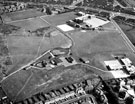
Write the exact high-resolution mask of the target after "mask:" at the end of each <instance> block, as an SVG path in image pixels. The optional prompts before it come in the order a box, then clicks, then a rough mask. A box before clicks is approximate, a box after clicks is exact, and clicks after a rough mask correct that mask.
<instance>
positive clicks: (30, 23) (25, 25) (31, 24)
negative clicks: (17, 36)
mask: <svg viewBox="0 0 135 104" xmlns="http://www.w3.org/2000/svg"><path fill="white" fill-rule="evenodd" d="M9 24H10V25H13V26H17V27H20V28H22V29H25V30H30V31H34V30H36V29H39V28H42V27H47V26H49V25H48V24H47V23H45V22H44V21H43V20H41V19H40V18H39V17H37V18H32V19H27V20H22V21H16V22H9Z"/></svg>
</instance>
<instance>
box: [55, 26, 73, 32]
mask: <svg viewBox="0 0 135 104" xmlns="http://www.w3.org/2000/svg"><path fill="white" fill-rule="evenodd" d="M57 27H58V28H59V29H61V30H62V31H64V32H67V31H72V30H74V28H73V27H71V26H69V25H67V24H62V25H58V26H57Z"/></svg>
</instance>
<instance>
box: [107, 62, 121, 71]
mask: <svg viewBox="0 0 135 104" xmlns="http://www.w3.org/2000/svg"><path fill="white" fill-rule="evenodd" d="M104 63H105V65H106V66H109V67H110V68H111V69H114V70H115V69H121V68H122V65H121V64H120V62H119V61H118V60H109V61H104Z"/></svg>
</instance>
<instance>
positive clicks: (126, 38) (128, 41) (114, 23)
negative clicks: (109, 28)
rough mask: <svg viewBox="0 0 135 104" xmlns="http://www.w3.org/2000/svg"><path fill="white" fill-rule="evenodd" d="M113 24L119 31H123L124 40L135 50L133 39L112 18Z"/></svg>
mask: <svg viewBox="0 0 135 104" xmlns="http://www.w3.org/2000/svg"><path fill="white" fill-rule="evenodd" d="M111 21H112V23H113V25H114V26H115V27H116V28H117V29H118V31H119V32H120V33H121V36H122V38H123V39H124V41H125V42H126V44H127V46H128V47H129V48H130V49H131V50H132V52H135V47H134V45H133V44H132V43H131V41H130V40H129V39H128V37H127V36H126V34H125V33H124V32H123V30H122V29H121V28H120V27H119V25H118V24H117V23H116V22H115V21H114V20H113V19H111Z"/></svg>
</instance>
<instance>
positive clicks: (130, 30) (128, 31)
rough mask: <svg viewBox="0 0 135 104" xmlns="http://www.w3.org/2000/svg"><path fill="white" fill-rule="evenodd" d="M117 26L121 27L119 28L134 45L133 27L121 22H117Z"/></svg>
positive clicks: (134, 30) (134, 32) (134, 31)
mask: <svg viewBox="0 0 135 104" xmlns="http://www.w3.org/2000/svg"><path fill="white" fill-rule="evenodd" d="M118 24H119V26H120V27H121V29H122V30H123V31H124V33H125V34H126V35H127V37H128V38H129V40H130V41H131V42H132V43H133V45H135V35H134V34H135V28H134V27H131V26H128V25H126V24H121V23H118Z"/></svg>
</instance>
